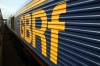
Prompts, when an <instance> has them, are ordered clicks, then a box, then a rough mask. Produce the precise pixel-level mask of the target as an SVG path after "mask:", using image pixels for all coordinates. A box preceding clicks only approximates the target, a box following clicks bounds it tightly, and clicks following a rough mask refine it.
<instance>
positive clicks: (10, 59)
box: [3, 26, 26, 66]
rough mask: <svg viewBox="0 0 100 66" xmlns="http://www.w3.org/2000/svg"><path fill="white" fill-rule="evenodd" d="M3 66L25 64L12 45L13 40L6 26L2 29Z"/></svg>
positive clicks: (23, 65)
mask: <svg viewBox="0 0 100 66" xmlns="http://www.w3.org/2000/svg"><path fill="white" fill-rule="evenodd" d="M3 66H26V65H25V62H24V61H23V59H22V58H21V56H20V55H19V54H18V52H17V50H16V49H15V48H14V47H13V42H12V40H11V37H10V35H9V32H8V30H7V27H6V26H5V27H4V31H3Z"/></svg>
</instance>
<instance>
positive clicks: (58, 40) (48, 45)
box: [7, 0, 100, 66]
mask: <svg viewBox="0 0 100 66" xmlns="http://www.w3.org/2000/svg"><path fill="white" fill-rule="evenodd" d="M7 26H8V28H9V29H10V30H11V32H12V33H13V34H14V35H16V37H17V38H18V39H19V40H20V41H21V42H23V44H22V45H23V46H24V47H25V49H26V50H27V51H28V52H29V54H30V55H32V57H34V58H35V59H36V60H37V61H38V62H39V63H40V65H41V66H100V0H32V1H31V2H28V3H27V4H26V5H24V6H23V7H22V8H20V10H19V11H17V12H16V13H15V14H14V15H12V16H11V17H9V19H8V20H7Z"/></svg>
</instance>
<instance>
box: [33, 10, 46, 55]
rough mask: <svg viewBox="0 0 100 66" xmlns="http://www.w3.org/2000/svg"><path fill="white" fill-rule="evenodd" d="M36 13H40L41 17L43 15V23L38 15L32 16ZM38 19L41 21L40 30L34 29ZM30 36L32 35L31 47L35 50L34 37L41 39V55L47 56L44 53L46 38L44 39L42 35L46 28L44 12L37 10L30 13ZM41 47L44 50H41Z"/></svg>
mask: <svg viewBox="0 0 100 66" xmlns="http://www.w3.org/2000/svg"><path fill="white" fill-rule="evenodd" d="M38 12H42V14H41V15H44V16H45V17H44V18H45V21H43V20H42V19H43V17H41V16H40V15H35V16H34V14H35V13H38ZM38 17H40V18H41V20H42V25H41V28H39V29H38V28H36V27H35V23H36V20H35V19H36V18H38ZM32 19H33V20H32V27H33V28H32V30H33V31H32V35H33V37H32V46H33V47H34V48H35V47H36V42H35V41H36V35H37V36H39V37H40V38H41V44H42V54H43V55H44V56H47V53H46V52H47V51H46V37H45V35H44V33H45V31H46V27H47V16H46V12H45V11H44V10H38V11H36V12H33V13H32ZM43 22H45V23H43ZM43 47H44V48H45V49H43Z"/></svg>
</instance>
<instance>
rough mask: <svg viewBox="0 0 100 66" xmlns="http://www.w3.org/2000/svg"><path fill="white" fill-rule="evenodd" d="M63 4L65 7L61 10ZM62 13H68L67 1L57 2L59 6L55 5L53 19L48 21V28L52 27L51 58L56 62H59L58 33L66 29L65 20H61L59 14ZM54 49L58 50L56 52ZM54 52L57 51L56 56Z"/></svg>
mask: <svg viewBox="0 0 100 66" xmlns="http://www.w3.org/2000/svg"><path fill="white" fill-rule="evenodd" d="M62 6H63V8H64V9H63V8H62V9H61V10H60V9H59V8H61V7H62ZM62 13H66V2H62V3H60V4H57V6H55V8H54V9H53V12H52V21H51V22H48V28H49V29H51V47H50V60H51V61H52V62H53V63H55V64H57V56H58V37H59V36H58V33H59V31H64V29H65V22H60V21H59V16H60V14H62ZM55 14H56V15H55ZM54 19H56V20H54ZM59 26H60V27H59ZM55 29H56V30H55ZM55 38H56V39H55ZM54 46H55V47H54ZM54 50H55V51H56V52H54ZM54 53H55V56H54Z"/></svg>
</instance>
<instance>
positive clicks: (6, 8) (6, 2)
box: [0, 0, 31, 19]
mask: <svg viewBox="0 0 100 66" xmlns="http://www.w3.org/2000/svg"><path fill="white" fill-rule="evenodd" d="M29 1H31V0H0V9H1V11H2V15H3V18H4V19H7V18H8V17H10V16H11V15H12V14H14V13H15V12H16V11H18V10H19V9H20V8H21V7H22V6H23V5H24V4H25V3H27V2H29Z"/></svg>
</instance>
